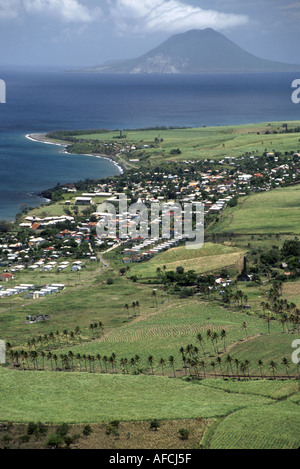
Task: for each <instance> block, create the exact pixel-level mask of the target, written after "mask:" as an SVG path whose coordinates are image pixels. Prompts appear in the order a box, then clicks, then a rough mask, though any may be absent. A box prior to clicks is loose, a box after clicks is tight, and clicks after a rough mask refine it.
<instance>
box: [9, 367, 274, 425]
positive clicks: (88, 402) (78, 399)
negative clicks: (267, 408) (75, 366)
mask: <svg viewBox="0 0 300 469" xmlns="http://www.w3.org/2000/svg"><path fill="white" fill-rule="evenodd" d="M0 374H1V383H2V386H5V388H6V389H7V390H9V392H7V393H5V394H4V395H3V396H2V398H1V404H0V415H1V419H2V420H7V421H19V422H26V421H37V420H40V421H43V422H47V423H51V422H53V423H59V422H62V421H63V422H70V423H71V422H105V421H111V420H116V419H118V420H145V419H151V418H153V419H154V418H157V419H182V418H197V417H215V416H221V415H225V414H228V413H230V412H233V411H234V410H238V409H241V408H244V407H249V406H256V405H263V404H268V403H271V402H272V401H271V400H270V399H269V398H267V397H264V396H253V395H247V394H244V395H240V394H235V395H231V394H229V393H224V392H222V390H221V391H220V390H218V389H209V391H208V390H206V389H205V388H204V387H201V386H199V387H197V386H194V385H193V384H190V383H186V382H183V381H180V380H175V379H169V378H166V377H161V376H126V375H124V376H122V375H115V376H114V375H108V376H103V375H98V374H97V375H91V374H88V373H69V374H68V373H67V374H66V373H52V372H42V371H41V372H39V373H32V372H28V371H24V372H23V371H22V372H20V371H13V370H7V369H0Z"/></svg>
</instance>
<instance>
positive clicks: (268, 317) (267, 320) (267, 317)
mask: <svg viewBox="0 0 300 469" xmlns="http://www.w3.org/2000/svg"><path fill="white" fill-rule="evenodd" d="M270 321H271V318H270V316H266V323H267V325H268V334H270Z"/></svg>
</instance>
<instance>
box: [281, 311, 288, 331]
mask: <svg viewBox="0 0 300 469" xmlns="http://www.w3.org/2000/svg"><path fill="white" fill-rule="evenodd" d="M286 321H287V315H286V314H283V315H282V317H281V318H280V322H281V325H282V332H284V326H285V323H286Z"/></svg>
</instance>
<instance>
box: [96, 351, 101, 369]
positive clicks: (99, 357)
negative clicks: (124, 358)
mask: <svg viewBox="0 0 300 469" xmlns="http://www.w3.org/2000/svg"><path fill="white" fill-rule="evenodd" d="M96 358H97V360H98V363H99V367H100V372H102V366H101V355H100V354H99V353H97V355H96Z"/></svg>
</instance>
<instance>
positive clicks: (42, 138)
mask: <svg viewBox="0 0 300 469" xmlns="http://www.w3.org/2000/svg"><path fill="white" fill-rule="evenodd" d="M46 135H47V134H45V133H42V134H26V135H25V137H26V138H27V139H28V140H31V141H33V142H39V143H45V144H47V145H57V146H60V147H64V148H65V151H64V153H67V154H68V155H77V154H78V153H70V152H68V151H67V150H66V148H67V147H68V144H67V143H65V142H53V141H51V140H47V137H46ZM81 154H82V155H83V156H93V157H95V158H102V159H104V160H109V161H111V162H112V163H113V164H114V165H115V166H116V167H117V168H118V170H119V172H120V174H123V173H124V172H125V171H126V168H125V166H124V165H122V164H121V163H119V162H117V161H116V160H115V159H114V158H113V157H109V156H107V155H103V154H97V153H81ZM75 182H76V181H75Z"/></svg>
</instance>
